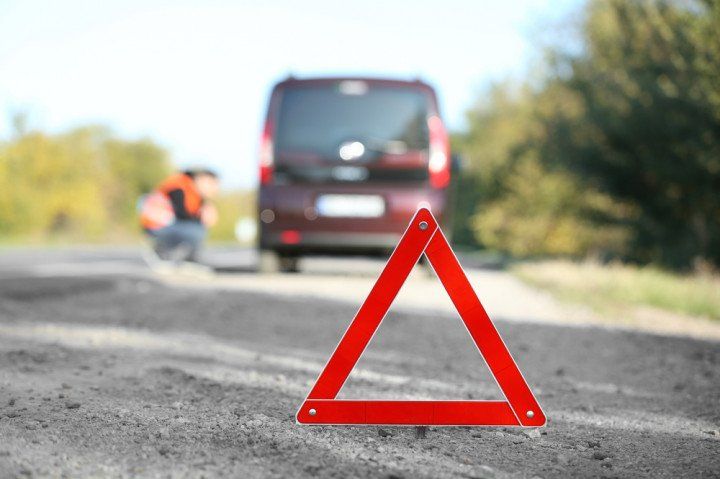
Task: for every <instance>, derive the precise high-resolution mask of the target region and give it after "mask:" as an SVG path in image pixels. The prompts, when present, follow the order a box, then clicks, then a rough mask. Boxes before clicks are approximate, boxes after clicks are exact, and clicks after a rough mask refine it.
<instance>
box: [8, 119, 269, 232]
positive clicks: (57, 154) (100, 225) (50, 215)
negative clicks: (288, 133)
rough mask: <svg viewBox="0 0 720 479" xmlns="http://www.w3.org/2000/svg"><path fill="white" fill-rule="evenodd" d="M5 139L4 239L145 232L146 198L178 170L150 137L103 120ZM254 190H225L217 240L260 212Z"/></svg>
mask: <svg viewBox="0 0 720 479" xmlns="http://www.w3.org/2000/svg"><path fill="white" fill-rule="evenodd" d="M14 123H15V133H14V135H13V137H12V138H11V139H9V140H7V141H5V142H2V141H0V192H2V193H1V194H0V244H48V243H58V244H64V243H69V242H83V243H93V242H100V243H102V242H123V241H132V240H134V239H136V238H138V237H139V236H140V234H141V231H140V227H139V224H138V219H137V212H136V205H137V200H138V198H139V197H140V196H141V195H143V194H145V193H148V192H150V191H151V190H152V189H153V188H154V187H155V186H156V185H157V184H158V183H159V182H160V181H161V180H162V179H163V178H164V177H166V176H167V175H168V174H170V173H171V172H172V171H173V170H174V166H173V163H172V161H171V159H170V155H169V153H168V152H167V151H166V150H165V149H164V148H163V147H162V146H161V145H159V144H157V143H156V142H154V141H153V140H152V139H150V138H141V139H133V140H128V139H124V138H120V137H118V136H117V135H116V134H114V133H113V132H112V131H111V130H109V129H108V128H105V127H103V126H87V127H81V128H75V129H72V130H69V131H66V132H61V133H56V134H50V133H44V132H41V131H27V129H26V127H25V124H24V119H23V117H22V116H21V115H19V116H17V117H16V118H15V119H14ZM254 201H255V198H254V193H253V192H251V191H224V192H222V193H221V195H220V197H219V198H217V201H216V203H217V206H218V210H219V213H220V221H219V224H218V225H216V227H215V228H213V229H212V230H211V240H214V241H233V240H234V237H235V234H234V229H235V222H236V220H237V219H238V218H240V217H252V216H253V215H254V211H253V205H254Z"/></svg>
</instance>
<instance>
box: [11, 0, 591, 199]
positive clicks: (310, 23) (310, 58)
mask: <svg viewBox="0 0 720 479" xmlns="http://www.w3.org/2000/svg"><path fill="white" fill-rule="evenodd" d="M581 2H582V0H555V1H552V0H514V1H503V0H496V1H481V0H442V1H440V0H436V1H434V2H426V1H420V0H416V1H391V0H386V1H378V0H363V1H358V2H342V1H333V0H311V1H295V2H293V1H290V0H277V1H271V0H268V1H254V2H251V1H242V0H238V1H222V0H206V1H199V0H198V1H195V2H189V1H182V0H123V1H120V0H104V1H93V0H86V1H82V0H0V137H2V138H7V137H8V135H9V134H10V132H11V126H10V117H11V114H12V113H13V112H17V111H24V112H27V113H28V115H29V123H30V127H31V128H39V129H43V130H50V131H62V130H65V129H68V128H71V127H73V126H78V125H83V124H87V123H102V124H106V125H109V126H110V127H112V128H113V129H114V130H115V131H116V132H118V133H119V134H121V135H122V136H124V137H130V138H134V137H139V136H150V137H152V138H153V139H155V140H156V141H158V142H160V143H161V144H162V145H164V146H165V147H166V148H168V149H169V150H170V152H171V153H172V156H173V158H174V160H175V161H176V162H177V163H178V164H179V165H189V164H206V165H209V166H212V167H215V168H217V169H218V170H220V172H221V173H222V175H223V181H224V184H225V186H227V187H247V186H252V185H254V184H255V183H256V178H257V172H256V170H257V168H256V165H257V159H256V151H257V142H258V136H259V133H260V130H261V127H262V125H261V123H262V118H263V116H264V109H265V106H266V102H267V97H268V94H269V91H270V87H271V86H272V84H273V83H274V82H275V81H277V80H280V79H282V78H284V77H285V76H287V74H288V73H290V72H292V73H293V74H294V75H295V76H299V77H302V76H310V75H352V74H358V75H371V76H390V77H399V78H407V79H412V78H415V77H420V78H422V79H424V80H425V81H428V82H430V83H431V84H433V85H434V86H435V87H436V88H437V90H438V93H439V95H440V101H441V105H442V108H443V111H444V116H445V119H446V122H447V123H448V125H449V127H450V128H451V129H458V128H462V126H463V122H464V112H465V110H466V109H467V108H468V107H469V106H470V105H471V104H472V103H473V101H475V100H476V99H477V98H478V95H479V93H480V92H481V91H482V88H483V86H485V85H487V84H488V82H489V81H491V80H494V79H495V80H497V79H503V78H507V77H512V76H517V75H520V74H521V73H522V72H523V71H524V70H525V69H526V68H527V66H528V63H529V61H530V60H531V59H532V58H534V56H535V55H536V54H537V50H536V48H534V44H533V43H534V37H535V34H536V33H537V32H538V29H541V28H542V27H543V25H552V23H553V22H555V21H557V19H559V18H563V16H565V15H567V14H568V12H571V11H574V10H573V9H574V8H575V7H577V5H578V4H579V3H581Z"/></svg>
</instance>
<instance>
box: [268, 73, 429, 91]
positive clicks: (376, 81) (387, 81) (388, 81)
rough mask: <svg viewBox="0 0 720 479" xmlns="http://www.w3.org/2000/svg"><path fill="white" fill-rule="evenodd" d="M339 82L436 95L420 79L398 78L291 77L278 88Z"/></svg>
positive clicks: (279, 84) (278, 84)
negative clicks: (381, 86)
mask: <svg viewBox="0 0 720 479" xmlns="http://www.w3.org/2000/svg"><path fill="white" fill-rule="evenodd" d="M339 81H363V82H367V83H370V84H373V85H393V86H413V87H416V88H417V87H420V88H424V89H427V90H429V91H431V92H433V93H434V91H435V90H434V88H433V87H432V86H431V85H429V84H428V83H425V82H424V81H422V80H420V79H415V80H399V79H396V78H383V77H361V76H327V77H308V78H296V77H294V76H292V75H290V76H289V77H288V78H286V79H285V80H282V81H280V82H278V83H277V86H281V85H282V86H285V85H293V84H306V83H319V84H322V83H335V82H339Z"/></svg>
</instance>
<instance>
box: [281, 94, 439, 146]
mask: <svg viewBox="0 0 720 479" xmlns="http://www.w3.org/2000/svg"><path fill="white" fill-rule="evenodd" d="M346 83H347V82H346ZM426 118H427V96H426V95H425V94H424V93H423V92H422V91H420V90H417V89H413V88H400V87H384V86H382V87H381V86H373V85H372V84H369V85H368V86H366V87H364V88H357V87H353V88H347V87H345V88H343V82H338V83H337V84H330V85H302V86H296V87H286V88H285V90H284V91H283V95H282V102H281V105H280V112H279V116H278V122H277V129H276V132H275V151H276V153H279V154H282V153H290V154H291V153H310V154H315V155H320V156H322V157H323V158H326V159H337V158H338V150H339V147H340V146H341V145H342V144H343V143H345V142H348V141H359V142H361V143H363V145H365V148H367V149H368V150H369V152H370V153H373V152H374V153H376V154H380V153H403V152H405V151H412V150H415V151H417V150H424V149H427V147H428V132H427V125H426Z"/></svg>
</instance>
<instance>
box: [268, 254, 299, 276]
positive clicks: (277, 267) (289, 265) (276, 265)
mask: <svg viewBox="0 0 720 479" xmlns="http://www.w3.org/2000/svg"><path fill="white" fill-rule="evenodd" d="M299 260H300V258H298V257H297V256H290V255H286V254H280V253H278V252H277V251H268V250H261V251H260V256H259V258H258V272H260V273H265V274H272V273H281V272H282V273H297V272H298V271H300V268H299V263H300V261H299Z"/></svg>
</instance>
